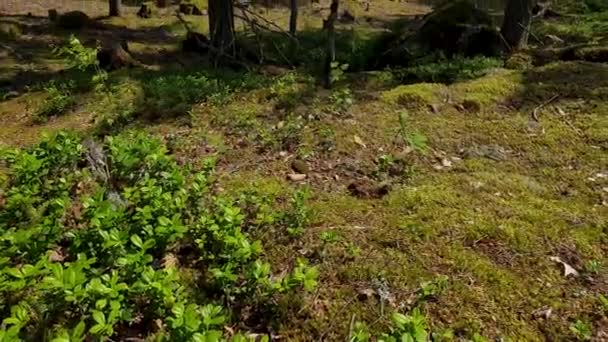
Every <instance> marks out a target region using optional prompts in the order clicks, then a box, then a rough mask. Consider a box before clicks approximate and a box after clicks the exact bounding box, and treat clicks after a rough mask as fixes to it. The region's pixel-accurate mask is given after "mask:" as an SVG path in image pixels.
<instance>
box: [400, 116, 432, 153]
mask: <svg viewBox="0 0 608 342" xmlns="http://www.w3.org/2000/svg"><path fill="white" fill-rule="evenodd" d="M398 114H399V129H398V135H399V136H400V137H401V139H403V142H404V143H405V144H406V145H407V146H409V147H410V148H411V149H412V150H414V151H417V152H420V153H426V151H427V150H428V148H429V146H428V142H427V140H428V139H427V137H426V136H425V135H424V134H422V133H420V132H416V131H410V129H409V128H408V124H407V119H408V113H407V112H400V113H398Z"/></svg>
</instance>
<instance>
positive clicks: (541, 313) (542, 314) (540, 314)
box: [532, 308, 553, 319]
mask: <svg viewBox="0 0 608 342" xmlns="http://www.w3.org/2000/svg"><path fill="white" fill-rule="evenodd" d="M552 313H553V309H551V308H548V309H540V310H537V311H535V312H534V313H533V314H532V315H533V316H534V318H537V319H538V318H543V319H549V317H551V314H552Z"/></svg>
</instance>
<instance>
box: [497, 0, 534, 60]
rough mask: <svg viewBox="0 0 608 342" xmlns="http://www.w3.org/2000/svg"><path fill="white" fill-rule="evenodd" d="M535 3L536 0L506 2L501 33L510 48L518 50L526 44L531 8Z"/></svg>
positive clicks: (510, 0) (530, 20)
mask: <svg viewBox="0 0 608 342" xmlns="http://www.w3.org/2000/svg"><path fill="white" fill-rule="evenodd" d="M535 4H536V0H509V1H508V2H507V6H506V8H505V16H504V21H503V24H502V29H501V33H502V35H503V37H504V38H505V41H506V42H507V43H508V44H509V47H510V48H511V50H519V49H522V48H525V47H526V45H528V37H529V36H530V24H531V23H532V8H534V5H535Z"/></svg>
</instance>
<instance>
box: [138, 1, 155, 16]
mask: <svg viewBox="0 0 608 342" xmlns="http://www.w3.org/2000/svg"><path fill="white" fill-rule="evenodd" d="M137 16H138V17H140V18H144V19H148V18H151V17H152V10H151V9H150V7H148V5H146V4H142V5H141V7H140V8H139V11H137Z"/></svg>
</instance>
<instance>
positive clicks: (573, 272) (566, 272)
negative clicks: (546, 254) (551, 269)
mask: <svg viewBox="0 0 608 342" xmlns="http://www.w3.org/2000/svg"><path fill="white" fill-rule="evenodd" d="M549 259H550V260H551V261H555V262H557V263H560V264H562V265H564V277H567V276H570V275H573V276H575V277H578V271H577V270H576V269H574V267H572V266H570V265H568V264H567V263H566V262H565V261H563V260H562V258H560V257H555V256H554V257H550V258H549Z"/></svg>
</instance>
